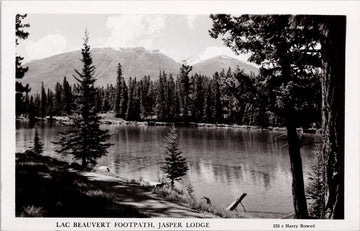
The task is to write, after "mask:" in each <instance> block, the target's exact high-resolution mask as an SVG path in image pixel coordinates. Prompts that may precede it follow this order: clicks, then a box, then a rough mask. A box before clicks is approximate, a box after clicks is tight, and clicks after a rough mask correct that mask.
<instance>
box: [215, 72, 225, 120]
mask: <svg viewBox="0 0 360 231" xmlns="http://www.w3.org/2000/svg"><path fill="white" fill-rule="evenodd" d="M212 90H213V92H212V97H213V99H212V102H213V105H212V118H213V122H214V123H222V122H223V121H222V118H223V114H222V110H223V109H222V104H221V92H220V84H219V74H218V73H217V72H215V74H214V76H213V79H212ZM228 110H229V108H228Z"/></svg>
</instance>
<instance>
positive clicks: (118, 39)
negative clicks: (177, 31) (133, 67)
mask: <svg viewBox="0 0 360 231" xmlns="http://www.w3.org/2000/svg"><path fill="white" fill-rule="evenodd" d="M106 27H107V28H109V29H110V31H111V32H110V36H109V37H107V38H105V39H104V40H103V41H102V44H100V46H102V47H114V48H119V47H135V46H143V47H146V48H156V47H153V43H154V40H155V39H157V38H158V37H159V36H160V35H161V31H162V30H163V28H164V27H165V16H163V15H120V16H110V17H109V18H108V19H107V22H106Z"/></svg>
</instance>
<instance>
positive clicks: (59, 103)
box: [54, 82, 64, 115]
mask: <svg viewBox="0 0 360 231" xmlns="http://www.w3.org/2000/svg"><path fill="white" fill-rule="evenodd" d="M63 95H64V92H63V87H62V86H61V84H60V83H59V82H57V83H56V85H55V97H54V98H55V102H54V110H55V114H56V115H61V114H62V113H63V111H64V110H63V105H64V101H63V100H64V98H63Z"/></svg>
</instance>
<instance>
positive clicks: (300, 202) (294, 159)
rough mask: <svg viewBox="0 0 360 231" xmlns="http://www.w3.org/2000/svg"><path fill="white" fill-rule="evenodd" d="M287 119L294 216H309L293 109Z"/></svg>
mask: <svg viewBox="0 0 360 231" xmlns="http://www.w3.org/2000/svg"><path fill="white" fill-rule="evenodd" d="M287 116H288V119H287V135H288V145H289V155H290V165H291V173H292V195H293V204H294V212H295V215H294V218H296V219H306V218H308V210H307V204H306V197H305V190H304V177H303V169H302V161H301V156H300V141H299V138H298V135H297V133H296V121H295V120H294V118H295V115H294V112H293V110H291V111H288V115H287Z"/></svg>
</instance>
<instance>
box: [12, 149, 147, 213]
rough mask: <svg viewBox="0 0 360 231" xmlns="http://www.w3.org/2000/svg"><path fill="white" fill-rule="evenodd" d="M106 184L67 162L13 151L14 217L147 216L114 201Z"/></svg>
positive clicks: (114, 196)
mask: <svg viewBox="0 0 360 231" xmlns="http://www.w3.org/2000/svg"><path fill="white" fill-rule="evenodd" d="M109 187H110V185H109V183H103V182H92V181H90V180H89V179H88V178H86V177H84V176H82V175H81V174H79V172H78V171H76V170H74V169H73V168H72V166H71V165H69V164H68V163H66V162H62V161H58V160H56V159H53V158H50V157H47V156H40V155H36V154H33V153H27V154H20V153H17V154H16V216H25V217H28V216H30V217H119V216H120V217H146V216H145V215H144V214H142V213H141V212H140V211H138V209H136V208H132V207H131V206H127V205H122V204H119V203H117V201H116V200H115V199H116V195H115V193H114V192H113V191H111V190H109Z"/></svg>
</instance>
